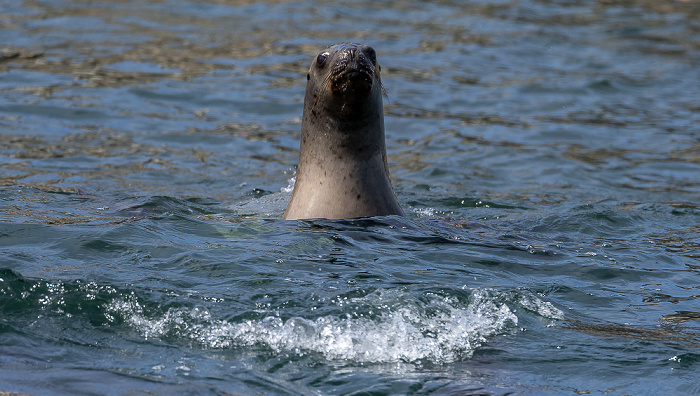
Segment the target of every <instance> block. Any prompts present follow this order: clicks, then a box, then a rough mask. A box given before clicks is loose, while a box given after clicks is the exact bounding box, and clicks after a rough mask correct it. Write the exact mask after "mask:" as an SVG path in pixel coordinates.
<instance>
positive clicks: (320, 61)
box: [316, 52, 328, 67]
mask: <svg viewBox="0 0 700 396" xmlns="http://www.w3.org/2000/svg"><path fill="white" fill-rule="evenodd" d="M326 59H328V52H324V53H322V54H318V56H317V57H316V66H318V67H323V65H324V64H325V63H326Z"/></svg>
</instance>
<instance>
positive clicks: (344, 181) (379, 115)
mask: <svg viewBox="0 0 700 396" xmlns="http://www.w3.org/2000/svg"><path fill="white" fill-rule="evenodd" d="M380 70H381V67H380V66H379V63H378V62H377V55H376V52H375V51H374V49H373V48H372V47H369V46H366V45H360V44H354V43H342V44H336V45H333V46H331V47H329V48H327V49H325V50H323V51H321V52H320V53H319V54H318V55H316V57H315V58H314V60H313V61H312V62H311V67H310V69H309V73H308V74H307V75H306V79H307V84H306V95H305V97H304V115H303V118H302V124H301V145H300V152H299V166H298V167H297V176H296V183H295V184H294V190H293V191H292V197H291V199H290V200H289V204H288V205H287V210H286V211H285V213H284V217H283V219H285V220H294V219H311V218H326V219H349V218H357V217H370V216H384V215H403V214H404V213H403V210H402V209H401V206H400V205H399V202H398V200H397V199H396V194H395V193H394V188H393V187H392V185H391V180H390V178H389V168H388V166H387V163H386V148H385V144H384V108H383V104H382V94H383V92H384V89H383V87H382V81H381V78H380V74H379V73H380Z"/></svg>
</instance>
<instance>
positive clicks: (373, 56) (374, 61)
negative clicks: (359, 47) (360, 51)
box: [365, 47, 377, 65]
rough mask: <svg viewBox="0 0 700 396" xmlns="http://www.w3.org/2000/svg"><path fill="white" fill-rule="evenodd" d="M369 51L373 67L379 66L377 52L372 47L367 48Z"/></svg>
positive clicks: (368, 55)
mask: <svg viewBox="0 0 700 396" xmlns="http://www.w3.org/2000/svg"><path fill="white" fill-rule="evenodd" d="M365 51H367V57H368V58H369V60H370V61H371V62H372V64H373V65H376V64H377V51H375V50H374V48H372V47H367V48H366V49H365Z"/></svg>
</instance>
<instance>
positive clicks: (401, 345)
mask: <svg viewBox="0 0 700 396" xmlns="http://www.w3.org/2000/svg"><path fill="white" fill-rule="evenodd" d="M506 294H507V293H505V294H504V293H499V292H496V291H494V290H488V289H487V290H474V291H473V292H471V294H470V295H469V296H468V299H467V300H468V302H467V301H465V300H464V299H462V298H458V297H455V296H450V295H448V296H445V295H441V294H438V293H433V292H426V293H423V294H422V295H420V296H415V295H410V294H408V293H406V292H402V291H396V290H390V291H387V290H383V291H380V290H378V291H375V292H373V293H370V294H368V295H366V296H363V297H359V298H351V299H348V300H344V301H343V303H342V304H344V305H345V307H346V308H347V307H350V308H351V311H352V312H353V313H343V314H339V315H324V316H320V317H316V318H303V317H298V316H296V317H291V318H288V319H283V318H282V317H281V316H279V314H276V315H275V314H271V315H270V316H267V317H264V318H262V319H256V320H244V321H241V322H235V323H232V322H228V321H225V320H217V319H215V318H213V317H212V315H211V314H210V313H209V311H207V310H206V309H204V308H201V307H195V308H191V307H189V308H171V309H169V310H168V311H167V312H165V313H164V314H163V315H161V316H160V317H156V318H149V317H148V316H147V315H146V314H145V313H144V309H143V307H142V306H141V305H140V304H139V303H138V301H136V300H133V299H132V300H115V301H113V302H112V303H111V304H110V305H109V306H108V307H107V310H108V312H109V313H110V315H119V316H121V317H122V318H123V320H124V321H125V322H126V323H127V324H129V325H130V326H131V327H133V328H134V329H136V330H137V331H138V332H139V333H140V334H142V335H143V336H144V337H146V338H151V337H155V338H159V337H175V338H176V339H181V338H185V339H189V340H192V341H195V342H197V343H199V344H201V345H202V346H203V347H205V348H216V349H228V348H264V349H271V350H272V351H274V352H276V353H295V354H298V355H304V354H308V353H316V354H320V355H322V356H323V357H324V358H326V359H328V360H346V361H352V362H357V363H394V362H431V363H437V364H441V363H450V362H455V361H460V360H464V359H468V358H470V357H471V356H472V354H473V353H474V351H475V350H476V348H478V347H479V346H481V345H483V344H484V343H485V342H487V340H489V339H490V338H492V337H494V336H497V335H500V334H507V333H510V332H512V331H514V330H515V329H516V328H517V325H518V317H517V316H516V315H515V313H514V310H513V309H511V308H509V306H508V304H506V300H508V296H507V295H506ZM518 299H519V300H523V301H525V300H526V301H525V303H526V304H525V305H526V306H528V308H531V309H532V308H533V307H534V308H535V311H542V312H544V313H547V312H550V313H552V312H553V315H552V317H551V318H552V319H555V318H557V317H558V316H559V315H560V313H559V312H558V310H556V308H554V307H552V306H551V305H548V303H544V302H542V301H540V300H538V299H537V298H536V297H534V296H528V297H527V298H525V299H523V298H522V296H521V297H520V298H518ZM523 301H521V303H522V302H523ZM511 302H513V300H511ZM336 303H338V302H337V301H336ZM521 307H522V305H521ZM537 307H542V309H540V308H537ZM552 310H553V311H552ZM360 311H361V312H362V313H359V312H360ZM346 312H347V311H346Z"/></svg>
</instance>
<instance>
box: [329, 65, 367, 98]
mask: <svg viewBox="0 0 700 396" xmlns="http://www.w3.org/2000/svg"><path fill="white" fill-rule="evenodd" d="M373 77H374V76H373V74H372V72H371V71H370V70H365V69H363V68H360V69H349V70H343V71H341V72H340V73H337V74H336V75H334V76H333V77H332V78H331V83H332V84H331V89H332V90H333V92H334V93H346V92H367V91H370V90H371V89H372V85H373V84H374V78H373Z"/></svg>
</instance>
